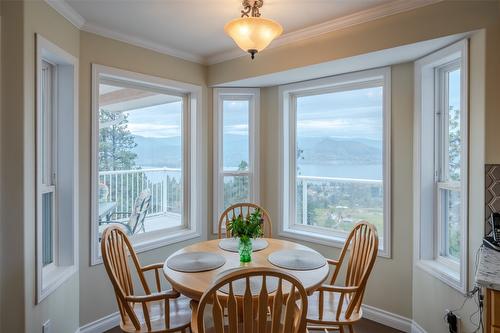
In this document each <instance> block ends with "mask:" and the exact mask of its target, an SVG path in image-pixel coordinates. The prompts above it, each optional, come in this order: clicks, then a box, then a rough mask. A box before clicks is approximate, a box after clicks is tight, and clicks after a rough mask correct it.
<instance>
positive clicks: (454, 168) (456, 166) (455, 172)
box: [448, 106, 461, 181]
mask: <svg viewBox="0 0 500 333" xmlns="http://www.w3.org/2000/svg"><path fill="white" fill-rule="evenodd" d="M448 114H449V124H448V135H449V137H448V139H449V143H448V144H449V148H448V154H449V155H448V160H449V168H450V178H451V180H456V181H459V180H460V154H461V148H460V109H454V108H453V106H450V108H449V113H448Z"/></svg>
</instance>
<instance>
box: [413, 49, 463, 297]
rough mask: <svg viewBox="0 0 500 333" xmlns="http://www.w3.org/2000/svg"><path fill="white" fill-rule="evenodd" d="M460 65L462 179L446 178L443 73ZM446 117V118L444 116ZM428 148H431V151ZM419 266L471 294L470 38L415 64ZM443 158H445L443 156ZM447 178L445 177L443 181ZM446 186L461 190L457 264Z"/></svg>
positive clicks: (416, 251) (416, 260) (416, 252)
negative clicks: (450, 245) (449, 237)
mask: <svg viewBox="0 0 500 333" xmlns="http://www.w3.org/2000/svg"><path fill="white" fill-rule="evenodd" d="M457 66H459V67H460V75H461V87H460V94H461V99H460V137H461V142H462V147H461V156H460V163H461V166H460V169H461V175H460V182H455V181H446V175H445V174H444V173H445V171H444V169H445V168H444V165H445V164H446V160H445V159H446V158H444V154H445V152H444V151H443V148H444V140H445V139H444V138H443V135H444V134H445V132H446V131H447V129H445V130H444V127H445V126H446V127H447V126H448V123H447V119H444V118H447V117H446V116H445V117H443V115H444V114H445V113H447V112H445V110H442V109H443V106H444V105H445V104H446V103H447V101H446V98H447V96H444V95H443V92H444V91H445V89H444V86H443V84H444V82H443V80H442V75H443V72H447V71H448V70H450V69H451V68H456V67H457ZM439 118H441V119H439ZM429 147H432V148H430V149H429ZM413 155H414V156H413V159H414V169H413V170H414V171H413V175H414V176H413V177H414V184H413V186H414V199H413V200H414V206H413V210H414V212H413V220H414V249H413V252H414V255H413V257H414V265H415V266H416V267H419V268H420V269H422V270H424V271H425V272H427V273H429V274H431V275H432V276H434V277H436V278H437V279H439V280H441V281H443V282H444V283H446V284H448V285H449V286H451V287H452V288H455V289H456V290H458V291H460V292H462V293H466V292H467V288H468V277H467V271H468V261H467V251H468V218H469V217H468V195H467V194H468V40H467V39H465V40H462V41H460V42H457V43H455V44H452V45H450V46H448V47H446V48H444V49H441V50H439V51H437V52H435V53H432V54H430V55H428V56H426V57H424V58H422V59H419V60H417V61H416V62H415V115H414V148H413ZM443 158H444V160H443ZM443 179H445V181H442V180H443ZM445 189H451V190H457V191H460V196H461V201H462V203H461V216H462V221H461V222H462V225H461V233H460V234H461V239H460V244H461V248H460V259H459V261H458V262H457V261H456V260H452V259H450V258H448V257H446V256H443V255H442V248H443V246H444V244H443V238H444V237H445V236H444V235H443V223H445V221H442V205H443V203H442V198H441V197H442V195H441V191H442V190H445Z"/></svg>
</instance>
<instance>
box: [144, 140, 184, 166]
mask: <svg viewBox="0 0 500 333" xmlns="http://www.w3.org/2000/svg"><path fill="white" fill-rule="evenodd" d="M134 140H135V143H137V147H135V149H134V152H135V153H136V154H137V159H136V160H135V164H136V165H138V166H142V167H155V168H161V167H167V168H179V167H180V166H181V152H180V147H181V137H180V136H177V137H170V138H152V137H144V136H139V135H134Z"/></svg>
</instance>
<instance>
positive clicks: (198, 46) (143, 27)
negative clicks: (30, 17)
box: [46, 0, 436, 63]
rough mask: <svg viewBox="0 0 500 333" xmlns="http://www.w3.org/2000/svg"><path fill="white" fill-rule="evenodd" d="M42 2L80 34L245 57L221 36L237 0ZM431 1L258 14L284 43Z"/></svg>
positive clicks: (280, 0) (342, 0)
mask: <svg viewBox="0 0 500 333" xmlns="http://www.w3.org/2000/svg"><path fill="white" fill-rule="evenodd" d="M46 1H47V3H49V4H50V5H52V6H53V7H54V8H55V9H56V10H58V11H59V12H60V13H62V14H63V15H64V16H65V17H66V18H68V19H69V20H70V21H72V22H73V23H76V25H77V26H79V28H81V29H83V30H86V31H90V32H94V33H97V34H100V35H105V36H107V37H111V38H115V39H118V40H123V41H126V42H129V43H132V44H137V45H140V46H143V47H148V48H151V49H155V50H157V51H160V52H164V53H167V54H171V55H174V56H178V57H181V58H184V59H188V60H192V61H196V62H200V63H216V62H220V61H223V60H227V59H230V58H234V57H238V56H242V55H245V54H244V53H243V52H240V51H239V50H237V47H236V46H235V44H234V43H233V41H232V40H231V39H230V38H229V37H228V36H226V35H225V34H224V25H225V23H226V22H228V21H230V20H231V19H234V18H236V17H239V14H240V10H241V0H212V1H207V0H100V1H96V0H46ZM432 2H436V0H265V1H264V6H263V7H262V9H261V13H262V15H263V17H266V18H271V19H274V20H276V21H278V22H279V23H281V24H282V26H283V28H284V35H283V36H282V38H281V39H282V41H286V40H287V37H288V40H289V39H290V38H289V37H294V38H293V39H297V38H300V37H302V38H307V37H311V36H310V35H311V34H312V36H314V35H317V34H318V33H321V32H328V31H332V29H333V30H334V29H335V28H336V29H339V28H342V27H345V26H349V25H352V24H356V23H362V22H363V21H364V22H366V21H368V20H372V19H376V18H379V17H383V16H387V15H391V14H394V13H397V12H401V11H405V10H410V9H413V8H416V7H420V6H422V5H427V4H429V3H432ZM311 28H312V29H311ZM308 29H309V30H310V31H309V34H308ZM274 44H279V40H277V41H275V42H274Z"/></svg>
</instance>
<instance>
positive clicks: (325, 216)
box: [280, 68, 390, 256]
mask: <svg viewBox="0 0 500 333" xmlns="http://www.w3.org/2000/svg"><path fill="white" fill-rule="evenodd" d="M280 92H281V93H280V95H281V103H282V105H281V109H282V119H283V124H284V127H283V135H282V139H283V145H282V147H283V152H284V154H283V157H282V165H283V175H284V177H283V179H282V184H283V186H282V191H283V192H282V214H283V223H282V226H281V234H282V235H283V236H287V237H295V238H299V239H304V240H313V241H318V242H323V243H325V244H328V245H336V246H342V245H343V242H344V240H345V238H346V237H347V235H348V233H349V232H350V230H351V229H352V227H353V226H354V225H355V223H356V222H358V221H360V220H366V221H368V222H370V223H372V224H374V225H375V226H376V227H377V230H378V232H379V237H380V240H381V241H380V254H381V255H385V256H390V208H389V207H390V185H389V184H390V165H389V162H390V139H389V138H390V136H389V131H390V127H389V124H390V101H389V100H390V70H389V69H388V68H384V69H377V70H369V71H364V72H359V73H354V74H346V75H340V76H337V77H332V78H325V79H319V80H312V81H307V82H304V83H295V84H291V85H286V86H282V87H281V88H280Z"/></svg>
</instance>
